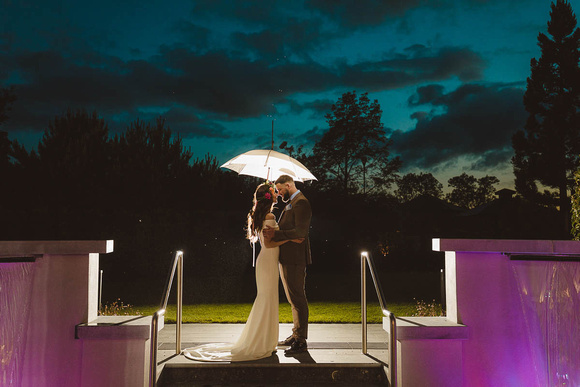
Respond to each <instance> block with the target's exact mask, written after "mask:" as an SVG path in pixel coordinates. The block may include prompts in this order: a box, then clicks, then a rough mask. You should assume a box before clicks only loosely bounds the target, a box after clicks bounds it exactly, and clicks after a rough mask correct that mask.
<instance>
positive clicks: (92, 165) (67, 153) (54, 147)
mask: <svg viewBox="0 0 580 387" xmlns="http://www.w3.org/2000/svg"><path fill="white" fill-rule="evenodd" d="M108 142H109V133H108V128H107V125H106V124H105V121H104V120H103V119H102V118H99V117H98V116H97V113H96V112H93V113H91V114H89V113H88V112H87V111H86V110H76V111H73V110H68V111H67V112H66V113H65V114H64V115H62V116H59V117H55V119H54V120H53V121H52V122H50V123H49V125H48V128H47V129H46V130H45V132H44V135H43V137H42V139H41V140H40V143H39V144H38V157H39V160H40V169H41V174H42V178H43V179H44V181H45V183H46V184H47V186H50V187H56V188H57V190H58V191H56V192H48V194H49V195H48V196H49V197H50V198H51V199H52V200H54V204H58V205H62V206H66V207H75V206H91V207H94V206H98V205H99V203H100V202H101V201H102V195H103V193H105V192H106V189H105V187H106V185H107V180H108V177H109V176H108V171H109V160H110V149H109V143H108Z"/></svg>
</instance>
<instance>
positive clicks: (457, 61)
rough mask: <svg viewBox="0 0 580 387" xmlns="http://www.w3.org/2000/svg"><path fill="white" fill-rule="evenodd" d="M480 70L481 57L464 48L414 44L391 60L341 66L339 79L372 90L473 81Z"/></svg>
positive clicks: (481, 72) (482, 61)
mask: <svg viewBox="0 0 580 387" xmlns="http://www.w3.org/2000/svg"><path fill="white" fill-rule="evenodd" d="M484 68H485V61H484V60H483V58H482V57H481V56H480V55H479V54H477V53H476V52H474V51H472V50H470V49H468V48H461V47H443V48H441V49H439V50H436V51H433V50H431V49H428V48H427V47H425V46H421V45H415V46H413V47H410V48H409V49H408V50H406V53H405V54H397V55H395V57H394V58H392V59H385V60H382V61H374V62H370V61H369V62H362V63H358V64H355V65H352V66H347V65H343V66H341V79H342V81H343V83H344V84H347V85H352V86H355V87H359V88H363V89H366V90H370V91H376V90H385V89H392V88H396V87H402V86H408V85H413V84H417V83H422V82H428V81H441V80H446V79H452V78H458V79H459V80H461V81H474V80H478V79H481V77H482V74H483V70H484Z"/></svg>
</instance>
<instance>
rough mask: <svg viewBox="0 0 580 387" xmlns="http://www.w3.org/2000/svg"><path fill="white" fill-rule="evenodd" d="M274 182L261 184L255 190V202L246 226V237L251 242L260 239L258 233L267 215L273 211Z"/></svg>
mask: <svg viewBox="0 0 580 387" xmlns="http://www.w3.org/2000/svg"><path fill="white" fill-rule="evenodd" d="M274 192H275V188H274V184H272V183H270V182H266V183H263V184H260V185H259V186H258V188H256V192H254V204H253V205H252V209H251V210H250V212H249V213H248V224H247V227H246V237H247V238H248V239H249V240H250V242H252V243H255V242H256V241H257V240H258V234H260V231H262V226H263V224H264V219H266V215H267V214H268V213H269V212H271V211H272V207H273V206H274V197H275V195H274Z"/></svg>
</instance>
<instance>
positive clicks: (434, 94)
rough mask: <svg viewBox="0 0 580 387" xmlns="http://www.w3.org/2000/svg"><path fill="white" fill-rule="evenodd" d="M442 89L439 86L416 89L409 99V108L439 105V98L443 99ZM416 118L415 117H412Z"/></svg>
mask: <svg viewBox="0 0 580 387" xmlns="http://www.w3.org/2000/svg"><path fill="white" fill-rule="evenodd" d="M443 90H444V87H443V86H441V85H427V86H421V87H418V88H417V92H416V93H415V94H413V95H412V96H410V97H409V99H408V101H407V102H408V103H409V106H419V105H424V104H427V103H430V104H432V105H439V104H440V103H441V102H440V99H441V97H443ZM412 118H416V117H412Z"/></svg>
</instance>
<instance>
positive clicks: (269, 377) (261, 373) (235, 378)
mask: <svg viewBox="0 0 580 387" xmlns="http://www.w3.org/2000/svg"><path fill="white" fill-rule="evenodd" d="M160 352H164V351H160ZM168 352H170V351H168ZM160 355H161V354H160ZM385 356H386V351H375V354H373V355H372V356H365V355H362V354H361V352H360V350H352V349H339V350H337V349H332V350H329V349H309V350H308V352H306V353H304V354H299V355H296V356H294V357H292V358H287V357H285V356H284V352H283V351H282V350H278V352H277V353H276V354H275V355H273V356H272V357H270V358H267V359H262V360H258V361H252V362H238V363H204V362H196V361H192V360H189V359H186V358H185V357H184V356H181V355H180V356H175V355H174V356H173V357H170V358H169V357H168V360H167V361H166V362H164V365H163V368H162V370H161V374H160V376H159V379H158V385H159V386H160V387H168V386H172V387H173V386H231V387H235V386H248V387H257V386H271V385H274V386H285V387H290V386H296V387H298V386H324V385H330V384H332V385H333V386H341V387H344V386H358V385H364V386H387V385H388V380H387V376H386V374H385V366H384V364H383V363H382V362H381V361H380V360H378V357H380V358H385Z"/></svg>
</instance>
